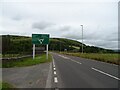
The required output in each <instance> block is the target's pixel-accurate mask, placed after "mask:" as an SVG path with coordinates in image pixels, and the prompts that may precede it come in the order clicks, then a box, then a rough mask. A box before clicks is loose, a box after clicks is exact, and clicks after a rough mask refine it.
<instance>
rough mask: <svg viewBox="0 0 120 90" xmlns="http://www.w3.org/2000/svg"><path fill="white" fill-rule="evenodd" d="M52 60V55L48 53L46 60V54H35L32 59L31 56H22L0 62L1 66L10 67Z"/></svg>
mask: <svg viewBox="0 0 120 90" xmlns="http://www.w3.org/2000/svg"><path fill="white" fill-rule="evenodd" d="M50 61H52V57H51V55H50V54H49V55H48V60H47V59H46V54H43V55H37V56H36V57H35V59H34V60H33V59H32V57H29V58H23V59H21V60H11V61H4V62H2V68H10V67H24V66H31V65H36V64H40V63H45V62H50Z"/></svg>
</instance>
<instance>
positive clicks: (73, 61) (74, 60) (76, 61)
mask: <svg viewBox="0 0 120 90" xmlns="http://www.w3.org/2000/svg"><path fill="white" fill-rule="evenodd" d="M70 60H71V61H73V62H76V63H78V64H82V63H80V62H77V61H75V60H72V59H70Z"/></svg>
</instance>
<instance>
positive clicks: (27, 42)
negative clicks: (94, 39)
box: [2, 35, 113, 54]
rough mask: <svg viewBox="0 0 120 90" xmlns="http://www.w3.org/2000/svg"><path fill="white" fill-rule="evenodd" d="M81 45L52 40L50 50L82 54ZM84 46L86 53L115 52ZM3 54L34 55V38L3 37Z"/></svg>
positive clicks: (69, 41) (62, 40) (68, 40)
mask: <svg viewBox="0 0 120 90" xmlns="http://www.w3.org/2000/svg"><path fill="white" fill-rule="evenodd" d="M81 45H82V43H80V42H78V41H75V40H70V39H65V38H50V43H49V50H52V51H71V52H81ZM37 46H41V45H37ZM42 46H44V45H42ZM83 46H84V52H86V53H112V52H113V51H112V50H107V49H103V48H99V47H94V46H87V45H85V44H83ZM2 53H3V54H5V53H23V54H24V53H26V54H28V53H32V38H31V37H26V36H14V35H2Z"/></svg>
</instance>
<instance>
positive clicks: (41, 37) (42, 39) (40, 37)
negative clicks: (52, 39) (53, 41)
mask: <svg viewBox="0 0 120 90" xmlns="http://www.w3.org/2000/svg"><path fill="white" fill-rule="evenodd" d="M32 43H33V44H44V45H46V44H49V34H32Z"/></svg>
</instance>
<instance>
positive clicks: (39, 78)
mask: <svg viewBox="0 0 120 90" xmlns="http://www.w3.org/2000/svg"><path fill="white" fill-rule="evenodd" d="M50 65H52V64H51V62H49V63H42V64H39V65H34V66H29V67H16V68H3V69H2V79H3V81H5V82H8V83H11V84H12V85H13V86H15V87H16V88H45V87H46V83H47V84H49V83H48V81H49V82H50V80H51V78H48V76H50V71H51V70H50ZM48 79H49V80H48ZM49 86H50V85H49Z"/></svg>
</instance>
